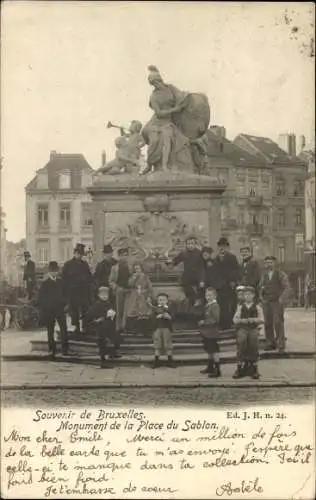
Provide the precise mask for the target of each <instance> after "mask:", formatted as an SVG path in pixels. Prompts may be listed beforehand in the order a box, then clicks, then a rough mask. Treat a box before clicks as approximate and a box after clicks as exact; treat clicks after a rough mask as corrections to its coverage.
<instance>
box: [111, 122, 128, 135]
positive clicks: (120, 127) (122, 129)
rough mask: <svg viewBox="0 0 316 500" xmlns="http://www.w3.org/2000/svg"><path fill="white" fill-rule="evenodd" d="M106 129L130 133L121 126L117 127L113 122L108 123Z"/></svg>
mask: <svg viewBox="0 0 316 500" xmlns="http://www.w3.org/2000/svg"><path fill="white" fill-rule="evenodd" d="M106 128H118V129H119V130H121V132H128V129H127V128H125V127H122V126H121V125H115V124H114V123H112V122H111V121H110V122H108V124H107V126H106Z"/></svg>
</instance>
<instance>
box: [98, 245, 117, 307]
mask: <svg viewBox="0 0 316 500" xmlns="http://www.w3.org/2000/svg"><path fill="white" fill-rule="evenodd" d="M117 262H118V261H117V260H116V259H114V257H113V248H112V246H111V245H104V246H103V259H102V260H101V261H100V262H98V263H97V265H96V268H95V271H94V275H93V278H94V283H95V287H96V290H98V289H99V288H100V287H101V286H105V287H108V286H109V278H110V274H111V269H112V267H113V266H115V265H116V264H117ZM111 295H112V294H110V297H109V299H110V302H111V303H112V302H113V297H111ZM112 305H113V306H114V305H115V304H114V303H113V304H112Z"/></svg>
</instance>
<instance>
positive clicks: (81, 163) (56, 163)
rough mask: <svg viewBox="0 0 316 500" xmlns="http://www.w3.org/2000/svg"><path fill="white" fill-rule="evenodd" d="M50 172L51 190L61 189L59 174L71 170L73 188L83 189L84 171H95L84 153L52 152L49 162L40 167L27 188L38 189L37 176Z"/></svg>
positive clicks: (49, 184)
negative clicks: (82, 176) (82, 177)
mask: <svg viewBox="0 0 316 500" xmlns="http://www.w3.org/2000/svg"><path fill="white" fill-rule="evenodd" d="M45 172H47V174H48V189H49V190H50V191H57V190H59V179H58V177H59V174H60V173H61V172H69V173H70V175H71V188H70V189H73V190H78V189H81V175H82V172H94V170H93V168H92V167H91V165H89V163H88V162H87V160H86V159H85V157H84V156H83V155H82V154H68V153H67V154H66V153H56V152H52V153H51V156H50V160H49V162H48V163H47V164H46V165H45V166H44V167H43V168H41V169H39V170H38V171H37V173H36V175H35V177H34V178H33V179H32V180H31V181H30V182H29V183H28V184H27V186H26V188H25V189H26V190H27V191H28V190H33V189H37V184H36V178H37V175H38V174H40V173H45Z"/></svg>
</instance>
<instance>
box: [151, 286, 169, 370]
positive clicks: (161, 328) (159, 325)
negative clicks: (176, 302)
mask: <svg viewBox="0 0 316 500" xmlns="http://www.w3.org/2000/svg"><path fill="white" fill-rule="evenodd" d="M168 301H169V297H168V295H167V294H166V293H160V294H159V295H158V297H157V307H156V308H155V322H156V324H155V330H154V333H153V344H154V349H155V359H154V363H153V368H158V367H159V366H160V363H159V357H160V355H161V354H163V353H164V352H165V354H167V356H168V361H167V366H169V367H170V368H173V367H174V360H173V357H172V330H173V328H172V318H171V314H170V311H169V304H168Z"/></svg>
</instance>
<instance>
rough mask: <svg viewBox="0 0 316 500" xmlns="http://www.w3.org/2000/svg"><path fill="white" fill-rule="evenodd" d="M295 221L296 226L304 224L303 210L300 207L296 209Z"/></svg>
mask: <svg viewBox="0 0 316 500" xmlns="http://www.w3.org/2000/svg"><path fill="white" fill-rule="evenodd" d="M294 222H295V226H301V225H302V224H303V217H302V210H301V209H300V208H297V209H296V210H295V216H294Z"/></svg>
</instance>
